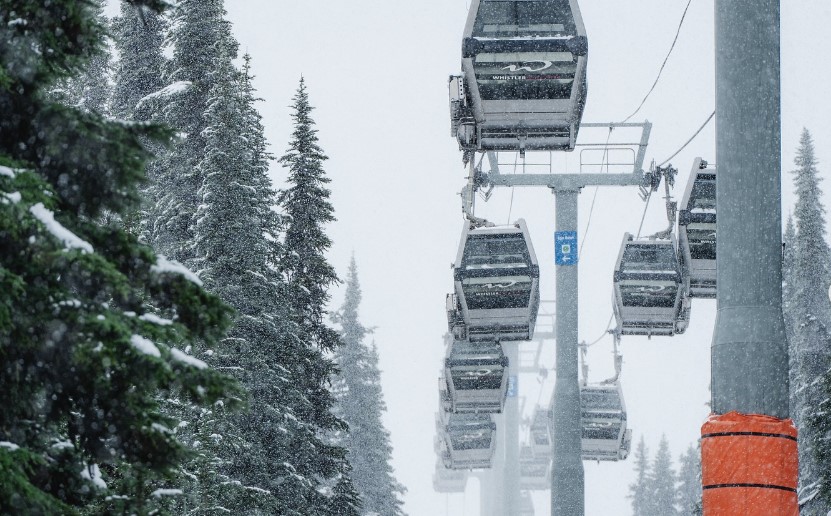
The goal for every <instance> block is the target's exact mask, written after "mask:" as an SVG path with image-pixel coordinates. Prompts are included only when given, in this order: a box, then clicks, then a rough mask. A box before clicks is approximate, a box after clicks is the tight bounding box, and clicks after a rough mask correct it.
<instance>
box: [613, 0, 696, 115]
mask: <svg viewBox="0 0 831 516" xmlns="http://www.w3.org/2000/svg"><path fill="white" fill-rule="evenodd" d="M691 3H692V0H689V1H688V2H687V7H685V8H684V14H682V15H681V21H680V22H679V23H678V30H677V31H676V32H675V39H673V40H672V45H671V46H670V47H669V52H667V56H666V57H665V58H664V62H663V63H662V64H661V68H660V69H659V70H658V76H657V77H655V82H654V83H652V87H651V88H649V91H648V92H647V94H646V96H645V97H644V98H643V100H642V101H641V103H640V105H639V106H638V109H636V110H635V111H634V112H633V113H632V114H631V115H629V116H627V117H626V118H625V119H624V120H623V122H624V123H625V122H628V121H629V119H631V118H632V117H633V116H635V115H636V114H638V111H640V110H641V108H642V107H643V105H644V104H646V100H647V99H648V98H649V96H650V95H652V92H653V91H655V86H657V85H658V81H659V80H660V79H661V74H662V73H663V71H664V67H666V65H667V61H669V56H670V55H672V51H673V49H675V44H676V43H677V42H678V36H679V35H680V34H681V27H683V26H684V19H685V18H686V17H687V11H688V10H689V9H690V4H691Z"/></svg>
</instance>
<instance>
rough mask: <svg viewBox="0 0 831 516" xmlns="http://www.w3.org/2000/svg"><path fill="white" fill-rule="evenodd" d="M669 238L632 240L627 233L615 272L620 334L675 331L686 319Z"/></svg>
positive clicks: (683, 300) (673, 332) (678, 329)
mask: <svg viewBox="0 0 831 516" xmlns="http://www.w3.org/2000/svg"><path fill="white" fill-rule="evenodd" d="M683 294H684V292H683V288H682V283H681V268H680V264H679V262H678V255H677V253H676V250H675V243H674V241H672V240H635V239H633V238H632V235H630V234H629V233H626V234H625V235H624V237H623V242H622V243H621V246H620V252H619V254H618V259H617V265H616V267H615V273H614V296H615V298H614V313H615V318H616V319H617V324H618V327H619V328H621V332H622V334H623V335H647V336H652V335H668V336H671V335H674V334H676V333H683V331H684V330H685V329H686V326H687V324H688V321H689V310H688V302H687V300H686V299H685V298H684V295H683Z"/></svg>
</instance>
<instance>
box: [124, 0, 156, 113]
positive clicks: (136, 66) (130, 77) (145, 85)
mask: <svg viewBox="0 0 831 516" xmlns="http://www.w3.org/2000/svg"><path fill="white" fill-rule="evenodd" d="M138 13H139V11H138V10H136V8H135V7H133V6H132V5H130V4H129V3H128V2H126V1H122V2H121V15H120V16H119V17H117V18H115V19H114V20H113V24H112V25H113V40H114V45H115V48H116V49H117V50H118V56H119V60H118V63H117V65H116V67H115V77H114V84H113V89H112V102H111V105H112V113H113V115H114V116H116V117H118V118H121V119H123V120H135V121H139V122H147V121H149V120H153V119H155V116H154V115H156V113H155V112H154V110H153V109H152V108H153V107H154V104H153V102H152V100H153V97H152V96H151V97H148V96H150V95H151V94H154V93H158V92H160V91H161V90H162V88H163V87H164V86H165V82H164V79H163V77H162V73H163V71H164V69H165V64H166V59H165V57H164V54H163V51H162V48H163V46H164V37H165V31H166V29H167V24H166V22H165V20H164V18H163V17H162V16H161V15H160V14H159V13H157V12H154V11H152V10H145V12H144V16H143V18H144V19H143V20H142V19H141V18H140V17H139V15H138Z"/></svg>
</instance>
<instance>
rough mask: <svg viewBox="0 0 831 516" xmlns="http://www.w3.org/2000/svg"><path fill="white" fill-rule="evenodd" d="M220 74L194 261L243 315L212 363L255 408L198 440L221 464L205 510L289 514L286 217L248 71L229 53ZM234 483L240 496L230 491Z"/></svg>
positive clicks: (204, 488)
mask: <svg viewBox="0 0 831 516" xmlns="http://www.w3.org/2000/svg"><path fill="white" fill-rule="evenodd" d="M246 63H248V59H246ZM214 73H215V74H216V76H217V78H216V80H215V83H214V87H213V89H212V90H211V91H210V99H211V100H210V104H209V106H208V109H207V111H206V112H205V120H206V122H207V125H206V128H205V130H204V131H203V139H204V141H205V144H206V149H205V158H204V159H203V160H202V161H201V162H200V163H199V169H200V173H201V175H202V176H203V178H204V179H203V183H202V187H201V188H200V191H199V194H200V206H199V210H198V212H197V224H196V228H195V237H196V239H195V243H196V258H195V259H194V260H193V263H194V264H195V265H196V266H197V267H198V268H199V275H200V277H202V278H203V279H204V281H205V286H206V288H208V289H209V290H210V291H211V292H212V293H215V294H217V295H218V296H219V297H221V298H222V299H223V300H224V301H226V302H227V303H228V304H230V305H231V306H232V307H233V308H235V309H236V311H237V317H236V320H235V323H234V325H233V327H232V328H231V330H230V331H229V333H228V337H227V338H226V339H225V341H223V344H224V345H223V346H222V347H221V348H220V349H218V350H217V353H215V354H213V355H212V356H211V357H210V358H209V359H208V362H209V363H211V364H212V365H215V366H216V367H218V368H222V369H223V370H230V371H235V372H236V373H235V374H236V375H237V377H238V378H239V380H240V382H241V384H242V385H243V386H245V387H246V388H247V390H248V391H249V410H248V411H246V412H245V413H241V414H238V415H230V414H229V415H226V416H225V417H222V414H217V415H216V417H214V418H213V427H214V428H215V430H214V431H213V433H212V435H215V436H217V437H215V438H214V439H212V440H211V441H218V442H216V443H213V444H216V445H214V446H211V445H212V443H211V442H210V441H206V440H204V439H200V440H199V442H198V444H199V445H200V447H202V448H203V450H202V453H203V454H204V455H205V456H208V457H209V456H211V454H215V455H216V456H217V457H218V459H219V460H218V461H216V462H213V463H211V464H208V465H207V466H210V467H208V468H207V469H206V468H205V467H202V468H200V469H202V471H200V472H198V473H197V476H199V477H201V479H200V485H199V491H200V492H201V493H202V494H201V501H200V504H201V505H202V506H203V507H204V508H207V507H211V506H215V505H216V504H217V503H219V502H220V501H221V502H223V506H224V507H226V508H227V509H229V510H231V511H232V512H235V513H239V512H246V511H254V512H257V511H259V512H261V513H268V514H292V513H293V512H292V511H293V510H294V509H293V505H294V503H293V502H292V501H291V498H292V497H294V496H296V494H295V493H293V492H291V491H292V487H297V484H298V483H297V482H294V481H292V480H291V477H292V474H293V473H294V472H295V471H294V470H293V468H291V467H289V466H287V465H290V464H291V463H292V458H291V457H290V456H289V454H288V453H287V450H286V441H287V440H286V438H285V437H282V436H281V435H280V433H281V432H280V429H281V428H282V429H285V430H286V431H287V433H289V434H293V432H292V431H291V427H292V425H293V422H292V421H291V420H290V419H289V417H288V416H287V409H286V406H285V404H286V401H287V399H289V397H290V396H287V395H286V391H287V390H291V389H292V388H293V386H292V385H291V383H290V382H289V381H288V379H287V378H286V374H285V372H284V371H286V370H287V368H289V367H294V364H293V363H291V362H287V361H285V360H284V357H283V356H282V355H281V352H282V350H281V349H280V348H279V347H278V346H279V344H280V343H281V342H283V341H284V340H285V338H286V337H285V335H286V334H287V333H289V331H288V328H287V327H286V326H287V324H288V310H287V307H286V306H284V298H285V292H284V285H283V283H282V281H281V276H280V274H279V272H278V271H277V267H276V265H277V264H276V258H277V256H279V248H280V246H279V234H278V232H279V219H278V217H277V215H276V213H275V212H274V211H272V209H271V206H272V205H274V204H275V203H276V193H275V192H274V190H273V189H272V188H271V184H270V182H269V179H268V176H267V172H268V162H267V160H268V158H269V155H268V153H267V152H266V151H265V150H264V148H265V138H264V136H263V127H262V124H261V123H260V118H259V114H258V113H257V112H256V109H255V107H254V102H255V98H254V95H253V94H254V90H253V87H252V86H251V77H250V76H249V71H248V66H246V69H245V73H244V74H241V73H240V72H239V71H237V70H236V69H235V68H234V66H233V64H232V63H231V60H230V58H229V57H228V56H221V58H220V61H219V62H218V63H217V64H216V69H215V71H214ZM202 464H203V466H205V464H204V463H202ZM229 486H230V488H232V489H235V490H236V491H237V492H236V494H234V495H230V494H228V493H227V491H228V490H229ZM222 491H226V493H224V494H221V495H220V494H219V493H220V492H222ZM246 495H248V496H246ZM229 498H232V500H231V501H229ZM206 501H207V503H205V502H206Z"/></svg>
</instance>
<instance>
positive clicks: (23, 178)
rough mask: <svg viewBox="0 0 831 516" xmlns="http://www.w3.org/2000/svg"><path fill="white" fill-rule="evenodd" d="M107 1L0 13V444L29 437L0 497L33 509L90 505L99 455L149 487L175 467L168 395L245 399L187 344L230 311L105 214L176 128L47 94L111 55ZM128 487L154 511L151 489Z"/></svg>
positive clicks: (204, 336)
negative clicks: (162, 401) (105, 221)
mask: <svg viewBox="0 0 831 516" xmlns="http://www.w3.org/2000/svg"><path fill="white" fill-rule="evenodd" d="M95 7H96V3H95V2H87V1H79V0H63V1H59V0H52V1H51V2H42V1H40V0H38V1H34V0H18V1H8V0H7V1H5V2H3V8H2V9H0V44H2V48H0V59H2V60H3V66H2V67H0V70H2V72H0V112H2V113H3V115H4V116H3V117H0V166H3V167H4V168H2V169H0V263H1V264H2V266H0V285H2V287H3V288H2V290H1V291H0V292H1V293H0V385H2V389H0V405H2V406H3V410H2V411H0V442H9V443H13V444H14V446H19V449H12V448H14V446H11V445H6V446H0V464H4V465H6V466H4V467H3V468H2V469H0V486H3V487H2V488H0V496H2V498H0V507H20V513H21V514H24V513H25V514H31V513H38V512H47V513H49V512H51V513H66V512H70V510H69V509H68V508H67V506H81V505H84V504H85V503H87V501H88V500H89V499H90V498H92V497H94V496H96V495H97V494H99V492H100V488H99V487H96V485H95V484H96V483H95V482H93V481H90V480H86V479H84V477H83V475H82V471H84V472H86V473H87V474H88V475H89V476H91V477H92V478H93V479H95V477H96V474H95V471H94V470H97V466H93V465H95V464H98V465H100V466H101V470H103V471H104V476H105V477H107V476H108V473H109V472H112V471H118V470H121V471H124V470H133V471H135V472H136V474H137V475H138V476H139V478H144V479H146V480H147V481H148V482H147V483H148V484H149V481H150V480H151V479H161V478H164V477H165V476H166V475H168V474H170V473H171V472H172V471H173V470H175V468H176V467H177V465H178V464H179V463H180V462H181V461H182V460H183V458H184V457H185V455H186V451H185V450H184V448H183V447H182V446H181V444H180V443H179V442H178V441H177V439H176V438H175V437H174V436H173V434H172V432H170V431H169V429H171V428H172V427H173V426H175V423H176V422H175V421H172V420H170V419H169V418H167V417H165V416H163V415H162V414H161V413H160V412H159V407H158V403H157V401H156V399H157V394H158V393H159V392H162V391H167V390H171V389H176V390H180V391H181V392H182V393H183V395H184V396H185V397H186V398H187V399H189V400H191V401H192V402H195V403H200V404H206V405H209V404H212V403H214V402H215V401H217V400H220V399H222V398H226V399H227V400H228V401H229V402H232V400H233V399H234V398H235V397H236V394H235V393H236V387H235V383H234V382H233V381H232V380H231V379H229V378H227V377H224V376H221V375H219V374H217V373H215V372H213V371H212V370H210V369H208V368H203V367H202V364H200V363H199V362H194V361H193V360H192V359H191V358H189V357H188V356H187V355H186V354H185V353H184V352H182V351H179V350H178V349H177V347H179V348H182V349H184V348H186V346H188V345H189V343H191V342H193V341H199V342H203V343H204V344H205V345H212V344H213V343H215V342H216V341H217V340H218V339H219V338H220V337H221V336H222V333H223V330H224V328H225V327H227V325H228V323H229V310H228V308H227V307H226V306H225V305H223V304H222V303H221V302H220V301H219V300H218V299H217V298H215V297H213V296H211V295H209V294H207V293H206V292H205V291H204V290H203V289H202V288H201V287H200V286H199V285H198V284H197V283H195V282H194V281H191V280H190V279H188V277H186V276H187V272H186V271H183V272H184V274H185V275H183V274H182V273H180V272H178V271H177V270H176V268H175V265H169V264H168V263H167V262H166V261H165V260H164V259H161V258H159V259H157V257H156V256H155V255H154V253H153V251H152V250H151V249H150V248H148V247H146V246H143V245H141V244H140V243H139V242H138V241H137V240H136V238H135V237H133V236H131V235H129V234H127V233H125V232H124V231H122V230H120V229H118V228H114V227H102V226H101V225H99V224H97V223H95V221H96V220H97V217H98V216H99V215H100V214H101V213H102V212H104V211H108V212H112V213H115V214H121V213H124V212H126V211H128V210H130V209H131V208H132V207H133V206H134V205H135V203H136V200H137V199H138V192H137V186H138V184H139V183H140V182H141V181H143V180H144V164H145V162H146V160H147V159H148V157H149V155H148V152H147V150H146V148H145V147H144V146H143V145H142V144H141V141H142V140H152V141H155V142H158V143H159V144H163V143H165V142H166V141H167V139H168V138H169V133H168V131H166V130H164V129H161V128H159V127H156V126H150V125H125V124H122V123H118V122H113V121H110V120H107V119H105V118H103V117H102V115H101V114H100V113H97V112H95V111H81V110H79V109H76V108H71V107H67V106H64V105H61V104H60V103H57V102H55V101H54V100H52V99H51V98H50V96H49V95H48V92H49V91H51V90H52V89H53V88H54V85H55V84H56V83H57V82H58V81H60V80H63V79H66V78H68V77H70V76H71V75H72V74H75V73H77V72H78V71H79V70H80V67H81V66H82V65H83V64H84V63H85V62H86V61H87V60H88V59H89V58H90V57H91V56H93V55H95V53H96V52H100V51H101V50H102V49H101V48H100V44H101V42H102V40H103V27H101V25H100V23H98V21H97V20H96V17H95V11H94V8H95ZM53 217H54V221H53ZM147 304H150V305H152V306H153V307H154V311H155V315H148V314H146V313H145V307H146V306H147ZM160 317H161V318H164V319H160ZM87 464H89V465H90V466H89V467H87V466H86V465H87ZM99 484H100V483H99ZM134 485H135V484H134ZM9 486H13V489H14V491H13V492H12V491H11V490H10V487H9ZM138 487H142V488H144V487H145V486H144V485H141V486H138ZM15 493H17V494H18V495H19V494H20V493H25V496H23V499H22V500H21V498H20V497H18V496H17V495H16V494H15ZM118 494H120V495H122V494H123V495H126V496H129V497H130V498H129V499H128V500H127V501H126V502H125V506H126V507H130V508H131V510H133V511H137V512H140V513H141V512H143V508H144V507H146V500H145V497H146V495H147V493H146V491H142V490H139V489H136V490H132V491H129V490H128V491H122V492H119V493H118ZM21 504H22V505H21Z"/></svg>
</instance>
